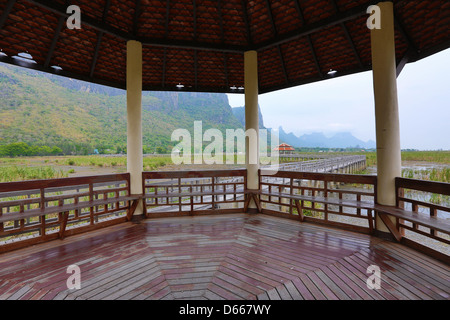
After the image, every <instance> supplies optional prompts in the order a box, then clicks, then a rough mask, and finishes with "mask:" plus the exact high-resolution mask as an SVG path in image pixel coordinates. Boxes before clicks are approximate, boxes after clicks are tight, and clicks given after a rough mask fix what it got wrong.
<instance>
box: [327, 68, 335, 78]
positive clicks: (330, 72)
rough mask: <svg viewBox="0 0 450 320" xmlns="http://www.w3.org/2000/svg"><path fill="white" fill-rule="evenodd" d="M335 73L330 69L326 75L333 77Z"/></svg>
mask: <svg viewBox="0 0 450 320" xmlns="http://www.w3.org/2000/svg"><path fill="white" fill-rule="evenodd" d="M336 72H337V71H336V70H333V69H330V71H328V75H330V76H334V75H335V74H336Z"/></svg>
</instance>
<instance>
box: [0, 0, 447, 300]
mask: <svg viewBox="0 0 450 320" xmlns="http://www.w3.org/2000/svg"><path fill="white" fill-rule="evenodd" d="M71 5H75V6H76V7H70V10H68V8H69V6H71ZM78 9H79V13H80V16H79V17H80V19H81V21H80V25H81V29H77V28H72V27H71V25H70V24H69V23H68V22H73V19H75V18H76V17H77V15H76V12H77V10H78ZM449 25H450V3H449V2H448V1H447V0H395V1H381V2H380V1H379V0H377V1H373V0H371V1H369V0H280V1H274V0H227V1H221V0H215V1H213V0H179V1H178V0H177V1H170V0H165V1H163V0H121V1H119V0H98V1H92V0H73V1H69V0H51V1H50V0H0V61H1V62H4V63H9V64H13V65H18V66H22V67H25V68H30V69H34V70H40V71H44V72H48V73H53V74H58V75H61V76H65V77H70V78H74V79H80V80H85V81H89V82H93V83H98V84H103V85H107V86H111V87H116V88H122V89H126V90H127V114H128V128H127V129H128V146H127V150H128V154H127V157H128V161H127V163H128V173H126V174H120V175H107V176H96V177H82V178H67V179H54V180H42V181H27V182H13V183H3V184H0V209H1V211H0V237H1V239H3V240H2V241H3V242H2V245H0V251H1V252H3V253H2V254H0V279H1V282H0V299H58V298H60V299H69V298H79V299H157V298H179V299H185V298H207V299H253V298H261V299H280V298H281V299H289V298H291V299H292V298H293V299H449V297H450V286H449V279H450V269H449V261H450V260H449V255H448V254H446V253H445V252H444V253H443V252H440V251H437V250H434V249H431V248H429V247H428V246H426V245H425V242H427V241H436V242H438V243H439V244H440V245H442V246H444V247H445V248H448V245H449V244H450V241H449V238H448V234H449V232H450V227H449V223H448V218H447V217H448V213H449V211H450V208H448V207H446V206H442V205H434V204H432V203H428V202H425V201H417V200H414V199H411V198H408V196H407V193H404V192H403V190H411V189H414V190H419V191H420V192H423V193H437V194H442V195H444V196H448V195H450V187H449V185H448V184H445V183H431V182H425V181H419V180H411V179H403V178H401V156H400V138H399V117H398V101H397V85H396V78H397V76H398V75H399V74H400V72H401V71H402V69H403V67H404V66H405V65H406V64H407V63H412V62H415V61H418V60H420V59H423V58H426V57H428V56H430V55H432V54H435V53H437V52H440V51H442V50H445V49H447V48H449V47H450V28H449ZM72 26H73V24H72ZM370 70H372V71H373V83H374V101H375V116H376V137H377V162H378V163H377V165H378V174H377V176H376V177H375V176H358V175H342V174H335V173H308V172H288V171H279V172H278V173H276V174H275V175H273V174H272V175H269V174H267V173H265V172H264V170H261V169H260V167H259V164H258V163H259V161H256V163H252V162H251V161H249V159H259V155H258V154H257V153H256V154H255V153H252V152H253V151H252V150H258V148H249V146H248V144H247V149H246V150H247V152H246V157H247V162H246V163H247V164H246V169H245V170H222V171H221V170H219V171H209V170H203V171H189V172H143V169H142V167H143V166H142V163H143V155H142V125H141V107H142V106H141V94H142V91H143V90H144V91H145V90H162V91H198V92H226V93H242V94H244V95H245V107H246V112H245V116H246V121H245V124H246V129H253V130H255V131H256V132H258V128H259V125H258V95H259V94H262V93H267V92H271V91H275V90H278V89H282V88H287V87H292V86H298V85H303V84H307V83H312V82H315V81H324V80H327V79H330V78H333V77H339V76H345V75H349V74H353V73H357V72H363V71H370ZM194 180H195V183H196V184H192V181H194ZM306 180H308V181H313V182H314V184H308V185H306V186H305V185H303V184H302V181H306ZM340 183H351V184H357V185H364V186H367V188H366V189H365V191H354V190H342V189H339V188H335V187H334V186H336V185H338V184H340ZM331 194H335V195H337V196H335V197H332V196H331ZM11 199H13V200H11ZM86 199H87V200H86ZM307 203H312V207H308V204H307ZM405 204H409V205H407V206H405ZM14 208H19V209H18V210H15V209H14ZM424 211H425V212H426V213H425V214H424V213H423V212H424ZM311 212H313V214H311ZM231 213H233V215H231ZM212 214H219V215H215V216H212ZM197 215H205V216H201V217H197ZM169 216H175V217H176V218H168V217H169ZM192 216H194V217H192ZM156 218H158V219H156ZM283 218H288V219H291V220H286V219H283ZM341 218H352V219H353V218H355V219H357V220H358V219H359V220H361V221H362V222H363V223H362V224H353V223H350V222H348V221H346V220H345V219H341ZM292 220H295V221H292ZM133 222H134V223H133ZM409 233H414V234H417V235H418V236H419V237H421V238H419V239H424V240H417V238H410V237H409ZM58 238H59V239H64V240H63V241H49V240H55V239H58ZM5 239H6V240H5ZM44 242H45V243H44ZM13 249H15V250H14V251H11V250H13ZM8 251H10V252H8ZM73 264H76V265H79V267H80V269H81V272H82V279H84V280H83V281H84V282H83V287H82V289H80V290H78V291H77V289H70V288H68V286H67V283H66V279H67V273H66V270H67V267H68V266H69V265H73ZM372 265H375V266H378V267H379V268H380V271H381V276H382V281H381V288H378V289H374V288H370V286H369V285H368V284H367V279H368V274H367V270H368V267H370V266H372Z"/></svg>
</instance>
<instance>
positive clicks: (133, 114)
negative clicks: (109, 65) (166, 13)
mask: <svg viewBox="0 0 450 320" xmlns="http://www.w3.org/2000/svg"><path fill="white" fill-rule="evenodd" d="M142 170H143V154H142V44H141V43H140V42H138V41H134V40H130V41H128V42H127V171H128V172H129V173H130V179H131V185H130V187H131V193H132V194H140V193H142ZM142 213H143V205H142V203H140V204H139V206H138V207H137V208H136V211H135V212H134V215H141V214H142Z"/></svg>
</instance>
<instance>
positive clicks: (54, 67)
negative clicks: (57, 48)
mask: <svg viewBox="0 0 450 320" xmlns="http://www.w3.org/2000/svg"><path fill="white" fill-rule="evenodd" d="M51 68H53V69H55V70H58V71H59V70H62V68H61V67H60V66H51Z"/></svg>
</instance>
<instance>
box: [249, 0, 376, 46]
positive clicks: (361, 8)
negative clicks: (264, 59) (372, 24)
mask: <svg viewBox="0 0 450 320" xmlns="http://www.w3.org/2000/svg"><path fill="white" fill-rule="evenodd" d="M378 2H379V0H370V1H367V2H366V3H364V4H361V5H358V6H356V7H354V8H352V9H350V10H347V11H345V12H340V13H338V14H335V15H333V16H331V17H329V18H326V19H323V20H320V21H317V22H314V23H310V24H305V25H303V26H302V27H301V28H297V29H296V30H293V31H290V32H288V33H285V34H283V35H279V36H277V37H274V38H272V39H269V40H267V41H264V42H263V43H261V44H258V45H257V46H255V48H254V49H255V50H264V49H267V48H269V47H272V46H274V45H277V44H283V43H285V42H288V41H291V40H296V39H299V38H302V37H305V36H307V35H310V34H312V33H314V32H316V31H319V30H322V29H325V28H328V27H331V26H334V25H337V24H340V23H342V22H346V21H349V20H352V19H355V18H358V17H360V16H363V15H365V14H366V10H367V8H368V6H370V5H373V4H377V3H378ZM296 8H297V11H298V12H299V14H300V12H301V10H300V11H299V9H300V7H299V6H296ZM301 17H302V18H303V15H301Z"/></svg>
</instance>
